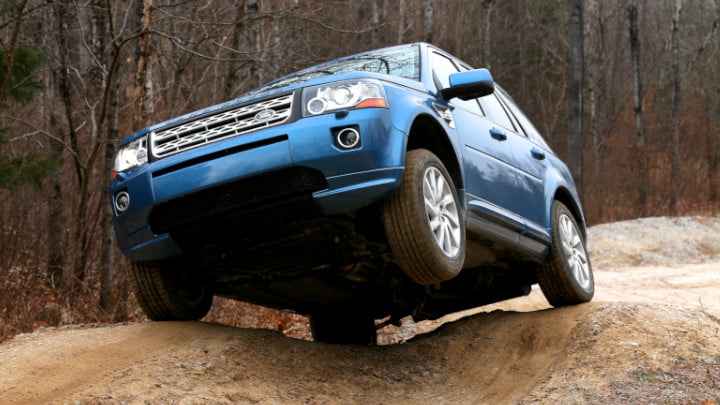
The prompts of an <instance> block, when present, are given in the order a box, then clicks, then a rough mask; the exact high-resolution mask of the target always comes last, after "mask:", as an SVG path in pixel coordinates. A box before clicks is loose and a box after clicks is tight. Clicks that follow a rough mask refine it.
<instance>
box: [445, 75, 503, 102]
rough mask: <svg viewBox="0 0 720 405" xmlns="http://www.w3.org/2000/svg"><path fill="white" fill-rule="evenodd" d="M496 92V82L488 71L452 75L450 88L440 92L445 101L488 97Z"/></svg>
mask: <svg viewBox="0 0 720 405" xmlns="http://www.w3.org/2000/svg"><path fill="white" fill-rule="evenodd" d="M493 91H495V82H493V78H492V75H491V74H490V71H489V70H487V69H475V70H466V71H465V72H458V73H453V74H451V75H450V87H448V88H445V89H442V90H440V96H441V97H442V98H443V99H444V100H450V99H451V98H455V97H459V98H461V99H463V100H471V99H473V98H478V97H483V96H487V95H488V94H492V92H493Z"/></svg>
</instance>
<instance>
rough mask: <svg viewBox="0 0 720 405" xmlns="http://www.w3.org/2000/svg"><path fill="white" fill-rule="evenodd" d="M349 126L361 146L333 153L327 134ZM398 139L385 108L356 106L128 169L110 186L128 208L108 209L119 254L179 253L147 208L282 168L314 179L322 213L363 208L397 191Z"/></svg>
mask: <svg viewBox="0 0 720 405" xmlns="http://www.w3.org/2000/svg"><path fill="white" fill-rule="evenodd" d="M351 126H352V127H354V128H357V129H358V130H359V132H360V135H361V138H362V142H361V146H360V147H359V148H357V149H352V150H341V149H340V148H338V147H337V146H336V143H335V142H334V136H335V135H334V134H336V133H337V130H338V129H339V128H344V127H351ZM406 141H407V139H406V134H404V133H403V132H402V131H400V130H398V129H396V128H394V127H393V126H392V122H391V117H390V111H389V110H387V109H378V108H371V109H361V110H353V111H349V112H347V111H345V112H343V113H338V114H326V115H321V116H316V117H308V118H304V119H300V120H297V121H294V122H292V123H289V124H286V125H281V126H277V127H273V128H270V129H266V130H261V131H257V132H253V133H249V134H245V135H240V136H237V137H234V138H230V139H226V140H223V141H220V142H217V143H214V144H210V145H207V146H205V147H201V148H197V149H192V150H189V151H187V152H185V153H180V154H177V155H174V156H170V157H168V158H165V159H162V160H158V161H155V162H151V163H149V164H146V165H143V166H141V167H138V168H135V169H132V170H130V171H128V172H127V173H123V174H122V175H121V176H118V178H116V179H115V180H113V181H112V183H111V184H110V196H111V198H113V197H114V196H115V195H116V194H117V193H118V192H121V191H126V192H127V193H128V194H129V195H130V207H129V208H128V210H127V211H125V212H123V213H118V212H117V211H115V221H114V224H115V232H116V236H117V239H118V243H119V246H120V249H121V250H122V251H123V253H124V254H125V255H126V256H127V257H128V258H129V259H130V260H133V261H152V260H163V259H167V258H170V257H173V256H177V255H180V254H182V250H181V249H180V248H179V247H178V245H177V244H176V243H175V242H174V241H173V239H172V237H171V236H170V234H168V233H155V232H153V230H152V229H151V227H150V225H149V218H150V215H151V213H152V211H153V209H154V208H155V207H157V206H158V205H160V204H163V203H167V202H170V201H175V200H180V199H183V198H186V197H187V196H190V195H193V194H196V193H199V192H204V191H207V190H211V189H213V188H217V187H220V186H223V185H227V184H231V183H233V182H237V181H241V180H243V179H251V178H253V177H256V176H259V175H263V174H267V173H273V172H276V171H281V170H286V169H288V168H294V167H299V168H304V169H310V170H312V171H316V172H318V173H321V174H322V176H323V177H324V178H325V182H326V184H327V187H326V188H324V189H321V190H316V191H314V192H313V193H312V198H313V200H314V202H315V204H316V205H317V208H318V209H319V210H320V212H321V213H322V214H324V215H336V214H341V213H345V212H350V211H353V210H356V209H359V208H361V207H363V206H367V205H370V204H372V203H374V202H376V201H378V200H380V199H382V198H383V197H384V196H385V195H387V194H388V193H390V192H392V191H393V190H394V189H395V188H397V186H398V184H399V182H400V180H401V178H402V175H403V171H404V168H403V165H404V150H405V144H406ZM248 198H251V197H248ZM252 198H255V197H252Z"/></svg>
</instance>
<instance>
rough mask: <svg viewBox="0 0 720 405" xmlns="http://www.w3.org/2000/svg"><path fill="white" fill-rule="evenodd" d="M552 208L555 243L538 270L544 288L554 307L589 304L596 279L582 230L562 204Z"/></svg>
mask: <svg viewBox="0 0 720 405" xmlns="http://www.w3.org/2000/svg"><path fill="white" fill-rule="evenodd" d="M552 209H553V221H552V244H551V245H550V251H549V252H548V255H547V257H546V258H545V261H544V262H543V264H542V265H541V266H540V267H539V268H538V271H537V276H538V282H539V284H540V288H541V289H542V292H543V294H544V295H545V298H547V300H548V302H549V303H550V304H551V305H552V306H554V307H559V306H565V305H573V304H580V303H583V302H588V301H590V300H591V299H592V297H593V295H594V294H595V279H594V277H593V272H592V266H591V264H590V257H589V256H588V253H587V249H586V248H585V240H584V238H583V235H582V233H581V232H580V227H579V226H578V224H577V221H576V220H575V217H574V216H573V214H572V213H571V212H570V210H569V209H568V208H567V207H566V206H565V205H564V204H562V203H561V202H559V201H555V202H554V203H553V208H552Z"/></svg>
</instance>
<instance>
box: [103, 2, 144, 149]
mask: <svg viewBox="0 0 720 405" xmlns="http://www.w3.org/2000/svg"><path fill="white" fill-rule="evenodd" d="M152 5H153V0H145V1H143V2H140V3H138V10H137V14H138V17H139V18H138V20H139V23H140V24H139V25H140V29H141V30H142V31H143V34H142V35H141V36H140V41H139V45H138V52H137V73H136V75H135V100H134V103H133V104H134V105H133V117H132V130H133V131H137V130H138V129H140V128H143V127H145V125H146V121H147V116H148V113H150V112H151V111H152V110H153V107H152V75H151V74H150V69H151V66H150V57H151V49H150V34H149V33H148V32H147V31H148V29H149V28H150V26H151V25H152ZM110 139H115V138H112V137H111V138H110Z"/></svg>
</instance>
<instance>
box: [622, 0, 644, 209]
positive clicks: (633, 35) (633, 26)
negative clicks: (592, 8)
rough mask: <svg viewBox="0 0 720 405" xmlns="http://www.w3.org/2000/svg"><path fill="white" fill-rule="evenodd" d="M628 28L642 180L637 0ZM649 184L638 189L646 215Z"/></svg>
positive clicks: (629, 10)
mask: <svg viewBox="0 0 720 405" xmlns="http://www.w3.org/2000/svg"><path fill="white" fill-rule="evenodd" d="M627 15H628V27H629V33H630V65H631V72H632V83H633V112H634V114H635V136H636V145H637V149H638V151H637V153H638V159H639V164H640V173H639V177H640V178H647V164H646V162H645V161H646V159H645V156H644V154H643V152H644V151H643V149H644V147H645V123H644V121H643V87H642V77H641V71H642V70H641V66H640V34H639V28H638V4H637V0H630V1H629V4H628V8H627ZM646 183H647V182H645V181H642V180H640V182H639V188H638V205H639V207H640V210H641V212H642V213H643V214H644V213H645V206H646V203H647V184H646Z"/></svg>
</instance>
